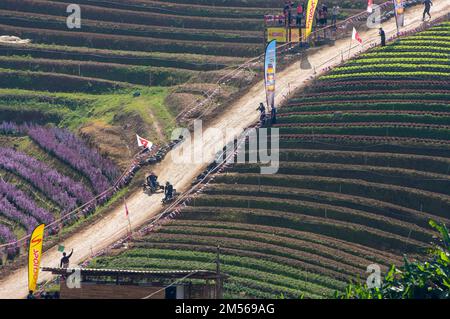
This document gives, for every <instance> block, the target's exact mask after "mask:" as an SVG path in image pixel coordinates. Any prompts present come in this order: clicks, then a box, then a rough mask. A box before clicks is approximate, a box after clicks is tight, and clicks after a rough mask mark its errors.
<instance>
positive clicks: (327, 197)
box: [206, 169, 433, 249]
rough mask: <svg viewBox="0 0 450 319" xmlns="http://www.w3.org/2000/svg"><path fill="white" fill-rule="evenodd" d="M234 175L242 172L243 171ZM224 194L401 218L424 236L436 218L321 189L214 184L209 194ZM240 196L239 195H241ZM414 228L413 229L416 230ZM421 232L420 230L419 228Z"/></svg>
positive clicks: (383, 203) (368, 199)
mask: <svg viewBox="0 0 450 319" xmlns="http://www.w3.org/2000/svg"><path fill="white" fill-rule="evenodd" d="M234 172H240V170H239V169H237V170H234ZM221 192H223V193H227V192H228V193H229V194H230V195H231V193H237V192H241V195H247V194H250V196H255V195H257V196H260V197H265V198H275V199H287V200H298V201H306V202H311V203H318V204H326V205H332V206H337V207H345V208H350V209H355V210H360V211H366V212H368V213H372V214H376V215H379V216H386V217H388V218H393V219H397V220H399V221H402V222H405V223H409V224H411V225H416V226H417V227H420V228H421V229H419V232H420V233H422V234H426V233H428V234H429V235H428V236H431V235H430V231H429V230H428V228H427V227H428V226H427V224H428V221H429V219H430V218H433V216H429V215H427V214H424V213H422V212H418V211H414V210H409V209H405V208H403V207H400V206H396V205H392V204H389V203H385V202H381V201H378V200H374V199H370V198H365V197H358V196H353V195H346V194H340V193H330V192H322V191H320V190H313V189H303V188H292V187H289V188H288V187H278V186H270V187H269V186H264V185H263V186H260V185H235V187H233V189H232V190H230V188H229V186H228V185H227V184H214V185H213V186H211V187H210V189H208V191H207V192H206V193H207V194H221ZM238 195H239V194H238ZM416 226H413V228H416ZM416 229H418V228H416ZM322 249H323V248H322Z"/></svg>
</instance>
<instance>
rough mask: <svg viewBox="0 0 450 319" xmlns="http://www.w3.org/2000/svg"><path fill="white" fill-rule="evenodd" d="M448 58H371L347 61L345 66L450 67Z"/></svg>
mask: <svg viewBox="0 0 450 319" xmlns="http://www.w3.org/2000/svg"><path fill="white" fill-rule="evenodd" d="M449 58H450V56H448V57H445V58H444V57H443V58H436V57H428V56H423V57H420V58H417V57H416V58H410V57H400V56H399V57H393V58H391V57H386V56H384V57H373V58H367V57H364V58H360V59H356V60H351V61H349V62H348V63H347V64H346V65H347V66H348V65H352V66H353V65H365V64H372V65H377V64H399V63H402V64H404V65H410V64H416V65H417V64H420V65H424V64H425V65H429V64H441V65H450V60H449Z"/></svg>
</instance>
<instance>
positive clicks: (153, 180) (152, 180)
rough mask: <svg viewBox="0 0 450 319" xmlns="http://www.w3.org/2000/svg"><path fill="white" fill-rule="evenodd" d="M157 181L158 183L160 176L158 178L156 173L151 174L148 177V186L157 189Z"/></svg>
mask: <svg viewBox="0 0 450 319" xmlns="http://www.w3.org/2000/svg"><path fill="white" fill-rule="evenodd" d="M157 181H158V176H156V174H155V173H154V172H151V173H150V175H148V177H147V184H148V185H149V186H150V187H151V188H156V183H157Z"/></svg>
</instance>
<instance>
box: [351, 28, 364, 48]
mask: <svg viewBox="0 0 450 319" xmlns="http://www.w3.org/2000/svg"><path fill="white" fill-rule="evenodd" d="M352 40H356V41H358V42H359V43H361V44H362V43H363V40H362V39H361V37H360V36H359V33H358V31H356V29H355V27H353V33H352Z"/></svg>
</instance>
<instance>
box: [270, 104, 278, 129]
mask: <svg viewBox="0 0 450 319" xmlns="http://www.w3.org/2000/svg"><path fill="white" fill-rule="evenodd" d="M270 120H271V123H272V125H274V124H277V109H276V107H272V109H271V110H270Z"/></svg>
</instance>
